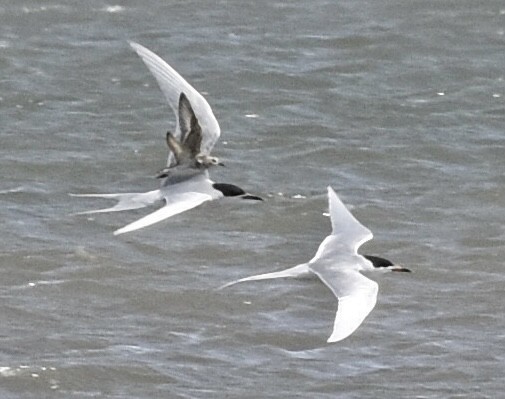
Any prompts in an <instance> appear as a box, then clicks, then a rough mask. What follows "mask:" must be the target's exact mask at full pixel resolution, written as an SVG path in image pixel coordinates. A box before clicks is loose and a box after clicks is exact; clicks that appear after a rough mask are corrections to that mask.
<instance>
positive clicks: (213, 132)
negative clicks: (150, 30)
mask: <svg viewBox="0 0 505 399" xmlns="http://www.w3.org/2000/svg"><path fill="white" fill-rule="evenodd" d="M130 46H131V47H132V48H133V49H134V50H135V52H136V53H137V54H138V55H139V56H140V58H141V59H142V61H143V62H144V64H145V65H146V66H147V68H148V69H149V71H151V73H152V74H153V76H154V78H155V79H156V81H157V82H158V85H159V87H160V89H161V91H162V92H163V94H164V95H165V98H166V99H167V101H168V104H169V105H170V107H171V108H172V110H173V112H174V114H175V117H176V119H177V125H176V130H175V136H176V137H177V138H178V139H179V140H180V139H181V136H180V135H181V132H180V127H179V111H178V107H179V97H180V94H181V93H184V94H185V95H186V96H187V98H188V100H189V102H190V103H191V106H192V108H193V111H194V112H195V115H196V117H197V119H198V122H199V124H200V126H201V129H202V144H201V147H200V152H201V153H203V154H207V155H208V154H210V152H211V150H212V148H213V147H214V144H216V142H217V140H218V139H219V136H220V134H221V130H220V128H219V123H218V122H217V119H216V117H215V116H214V113H213V112H212V109H211V107H210V105H209V103H208V102H207V101H206V100H205V98H204V97H203V96H202V95H201V94H200V93H198V91H196V90H195V89H194V88H193V86H191V85H190V84H189V83H188V82H186V80H185V79H184V78H183V77H182V76H181V75H179V74H178V73H177V72H176V71H175V69H173V68H172V67H171V66H170V65H168V64H167V63H166V62H165V61H163V60H162V59H161V58H160V57H159V56H157V55H156V54H154V53H153V52H152V51H151V50H148V49H147V48H145V47H144V46H141V45H140V44H138V43H134V42H130ZM167 166H173V156H172V155H169V158H168V165H167Z"/></svg>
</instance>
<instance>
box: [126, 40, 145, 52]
mask: <svg viewBox="0 0 505 399" xmlns="http://www.w3.org/2000/svg"><path fill="white" fill-rule="evenodd" d="M128 44H129V45H130V47H131V48H132V49H134V50H135V51H137V50H138V49H141V48H143V47H144V46H142V45H141V44H138V43H137V42H134V41H133V40H128Z"/></svg>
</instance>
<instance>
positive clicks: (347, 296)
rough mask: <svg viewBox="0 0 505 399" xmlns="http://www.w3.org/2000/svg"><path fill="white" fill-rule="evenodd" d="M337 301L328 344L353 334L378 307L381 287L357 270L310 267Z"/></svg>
mask: <svg viewBox="0 0 505 399" xmlns="http://www.w3.org/2000/svg"><path fill="white" fill-rule="evenodd" d="M310 270H311V271H313V272H314V273H315V274H316V275H317V276H318V277H319V278H320V279H321V281H322V282H323V283H324V284H325V285H326V286H327V287H328V288H329V289H330V290H331V291H332V292H333V294H334V295H335V296H336V297H337V298H338V310H337V314H336V316H335V322H334V323H333V332H332V333H331V336H330V338H328V342H337V341H341V340H343V339H344V338H347V337H348V336H349V335H351V334H352V333H353V332H354V331H355V330H356V329H357V328H358V327H359V326H360V325H361V323H362V322H363V320H365V318H366V317H367V316H368V314H369V313H370V312H371V311H372V309H373V308H374V307H375V304H376V302H377V293H378V291H379V285H378V284H377V283H376V282H375V281H372V280H370V279H369V278H367V277H365V276H363V275H362V274H361V273H360V272H358V271H357V270H339V271H336V270H335V269H325V268H318V267H315V268H314V267H312V266H311V267H310Z"/></svg>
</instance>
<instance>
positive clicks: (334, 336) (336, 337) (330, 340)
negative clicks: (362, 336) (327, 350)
mask: <svg viewBox="0 0 505 399" xmlns="http://www.w3.org/2000/svg"><path fill="white" fill-rule="evenodd" d="M353 332H354V331H353ZM351 334H352V332H351V333H349V334H345V335H342V334H337V333H335V332H333V333H332V334H331V335H330V337H329V338H328V340H327V341H326V342H327V343H329V344H334V343H335V342H340V341H343V340H344V339H346V338H347V337H348V336H349V335H351Z"/></svg>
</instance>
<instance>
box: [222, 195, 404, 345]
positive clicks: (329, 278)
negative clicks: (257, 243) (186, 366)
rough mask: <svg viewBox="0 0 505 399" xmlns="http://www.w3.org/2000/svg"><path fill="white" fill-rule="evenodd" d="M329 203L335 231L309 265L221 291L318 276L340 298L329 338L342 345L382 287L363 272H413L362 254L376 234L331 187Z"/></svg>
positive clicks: (265, 276)
mask: <svg viewBox="0 0 505 399" xmlns="http://www.w3.org/2000/svg"><path fill="white" fill-rule="evenodd" d="M328 201H329V208H330V219H331V227H332V232H331V234H330V235H329V236H327V237H326V238H325V239H324V240H323V242H322V243H321V244H320V245H319V249H318V250H317V252H316V255H315V256H314V257H313V258H312V259H311V260H310V261H309V262H307V263H302V264H300V265H297V266H294V267H291V268H289V269H286V270H282V271H279V272H273V273H265V274H259V275H255V276H251V277H246V278H242V279H239V280H236V281H232V282H230V283H228V284H226V285H224V286H222V287H221V288H225V287H229V286H231V285H234V284H237V283H241V282H245V281H256V280H266V279H274V278H280V277H298V276H303V275H311V274H312V275H314V274H315V275H316V276H317V277H319V279H320V280H321V281H322V282H323V283H324V284H325V285H326V286H327V287H328V288H329V289H330V290H331V291H332V292H333V294H334V295H335V296H336V297H337V299H338V310H337V314H336V317H335V322H334V324H333V332H332V333H331V335H330V337H329V338H328V342H338V341H341V340H343V339H344V338H347V337H348V336H349V335H351V334H352V333H353V332H354V331H355V330H356V329H357V328H358V327H359V326H360V324H361V323H362V322H363V320H364V319H365V318H366V317H367V316H368V314H369V313H370V312H371V311H372V309H373V308H374V307H375V304H376V302H377V293H378V290H379V286H378V284H377V283H376V282H375V281H372V280H370V279H369V278H367V277H365V276H364V275H363V274H361V271H370V270H391V271H398V272H409V271H410V270H408V269H406V268H404V267H401V266H398V265H394V264H393V263H392V262H391V261H389V260H387V259H384V258H381V257H378V256H372V255H360V254H358V252H357V251H358V249H359V247H360V246H361V245H362V244H363V243H365V242H367V241H369V240H371V239H372V237H373V235H372V232H371V231H370V230H369V229H368V228H366V227H365V226H363V225H362V224H361V223H360V222H358V220H356V218H354V216H353V215H352V214H351V213H350V212H349V211H348V210H347V208H346V207H345V205H344V204H343V203H342V201H341V200H340V199H339V198H338V196H337V194H336V193H335V191H333V189H332V188H331V187H328Z"/></svg>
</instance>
